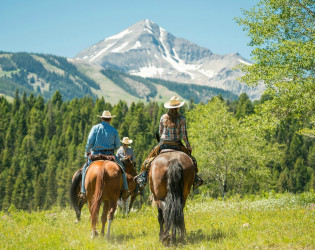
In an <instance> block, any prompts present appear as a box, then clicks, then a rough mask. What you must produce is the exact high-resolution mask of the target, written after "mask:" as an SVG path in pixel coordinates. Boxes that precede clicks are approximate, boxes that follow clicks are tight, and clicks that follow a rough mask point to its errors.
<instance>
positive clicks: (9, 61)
mask: <svg viewBox="0 0 315 250" xmlns="http://www.w3.org/2000/svg"><path fill="white" fill-rule="evenodd" d="M16 89H18V90H19V93H23V92H26V94H27V95H29V94H30V93H35V95H41V96H43V97H44V98H45V99H50V98H51V97H52V96H53V94H54V93H55V92H56V91H57V90H58V91H59V92H60V93H61V95H62V96H63V98H64V100H71V99H73V98H81V97H84V96H86V95H89V96H91V97H92V98H93V99H95V98H101V97H104V98H105V100H106V101H108V102H110V103H113V104H115V103H117V102H118V101H119V100H125V101H127V103H131V102H137V101H140V100H142V101H145V102H147V101H158V102H164V101H166V100H168V99H169V98H170V97H171V96H173V95H178V96H179V97H180V98H182V99H185V100H190V99H191V98H193V99H194V101H195V102H197V103H199V102H201V101H207V100H209V99H210V98H211V97H213V96H215V95H219V94H221V95H222V96H223V98H226V99H236V98H237V96H236V95H235V94H232V93H230V92H229V91H225V90H222V89H217V88H211V87H207V86H199V85H192V84H191V85H187V84H185V85H184V84H182V83H176V82H169V81H162V80H158V79H151V78H150V79H146V78H142V77H139V76H132V75H129V74H127V73H122V72H119V71H115V70H110V69H107V70H104V69H103V68H101V67H99V66H97V65H90V64H85V63H81V62H77V61H73V60H69V59H66V58H64V57H58V56H54V55H46V54H32V53H24V52H23V53H9V52H1V53H0V94H4V95H6V96H10V97H14V93H15V90H16Z"/></svg>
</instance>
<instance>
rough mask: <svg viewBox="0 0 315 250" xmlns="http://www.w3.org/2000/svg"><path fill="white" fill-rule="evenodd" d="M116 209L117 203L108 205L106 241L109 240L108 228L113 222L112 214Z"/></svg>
mask: <svg viewBox="0 0 315 250" xmlns="http://www.w3.org/2000/svg"><path fill="white" fill-rule="evenodd" d="M116 208H117V202H113V201H112V202H111V204H110V210H109V214H108V226H107V233H106V239H107V240H109V239H110V226H111V224H112V222H113V219H114V213H115V211H116Z"/></svg>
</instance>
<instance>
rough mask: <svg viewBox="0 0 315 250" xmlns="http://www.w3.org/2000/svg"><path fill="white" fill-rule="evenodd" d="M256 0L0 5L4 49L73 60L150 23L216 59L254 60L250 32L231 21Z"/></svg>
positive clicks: (12, 1) (6, 0)
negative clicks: (146, 21) (217, 56)
mask: <svg viewBox="0 0 315 250" xmlns="http://www.w3.org/2000/svg"><path fill="white" fill-rule="evenodd" d="M257 2H258V0H220V1H218V0H216V1H213V0H110V1H108V0H89V1H87V0H50V1H49V0H1V1H0V50H1V51H8V52H17V51H26V52H36V53H47V54H54V55H58V56H65V57H73V56H75V55H76V54H77V53H79V52H80V51H81V50H83V49H85V48H87V47H89V46H91V45H93V44H94V43H97V42H99V41H100V40H102V39H105V38H107V37H109V36H112V35H115V34H117V33H119V32H120V31H122V30H124V29H126V28H128V27H129V26H131V25H133V24H135V23H137V22H139V21H141V20H144V19H149V20H151V21H153V22H155V23H157V24H158V25H159V26H161V27H162V28H164V29H165V30H167V31H168V32H170V33H172V34H173V35H174V36H176V37H181V38H185V39H187V40H189V41H191V42H194V43H196V44H198V45H200V46H202V47H205V48H208V49H210V50H212V52H213V53H215V54H220V55H224V54H229V53H234V52H239V53H240V54H241V55H242V56H243V57H245V58H247V59H250V52H251V47H249V46H247V43H248V42H249V38H248V37H247V35H246V32H244V31H243V30H242V27H239V26H238V24H236V23H235V21H233V17H240V16H242V13H241V8H244V9H249V8H251V7H253V6H254V5H255V3H257Z"/></svg>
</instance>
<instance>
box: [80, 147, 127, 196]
mask: <svg viewBox="0 0 315 250" xmlns="http://www.w3.org/2000/svg"><path fill="white" fill-rule="evenodd" d="M92 154H93V153H92ZM106 155H111V154H110V153H109V154H106ZM115 159H116V162H117V163H118V165H119V167H120V168H121V170H122V172H123V174H122V177H123V187H124V190H128V182H127V178H126V172H125V168H124V165H123V164H122V162H121V161H120V159H119V158H118V157H117V156H116V155H115ZM91 163H92V161H91V160H90V158H88V161H87V163H85V164H84V166H83V170H82V183H81V193H84V194H85V193H86V190H85V185H84V184H85V175H86V169H87V168H88V166H90V164H91Z"/></svg>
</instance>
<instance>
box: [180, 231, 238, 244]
mask: <svg viewBox="0 0 315 250" xmlns="http://www.w3.org/2000/svg"><path fill="white" fill-rule="evenodd" d="M234 236H235V233H234V232H225V231H223V230H222V229H220V228H218V229H212V230H211V232H207V233H204V232H203V231H202V230H201V229H199V230H198V231H190V232H189V233H188V234H187V235H186V241H187V242H186V243H190V244H194V243H198V242H200V241H220V240H222V239H224V238H228V237H234Z"/></svg>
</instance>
